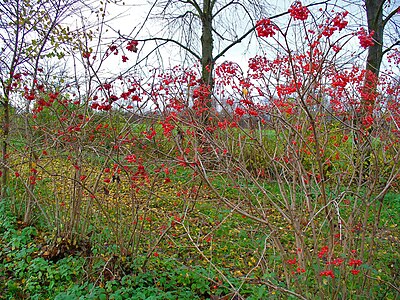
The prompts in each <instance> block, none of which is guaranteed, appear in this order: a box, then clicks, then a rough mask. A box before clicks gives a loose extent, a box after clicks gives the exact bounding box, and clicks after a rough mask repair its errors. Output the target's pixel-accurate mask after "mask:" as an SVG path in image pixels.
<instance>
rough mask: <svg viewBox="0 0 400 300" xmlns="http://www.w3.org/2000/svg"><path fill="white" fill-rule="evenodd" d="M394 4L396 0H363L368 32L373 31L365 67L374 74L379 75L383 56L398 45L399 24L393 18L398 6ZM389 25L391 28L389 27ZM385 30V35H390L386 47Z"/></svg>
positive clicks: (399, 36)
mask: <svg viewBox="0 0 400 300" xmlns="http://www.w3.org/2000/svg"><path fill="white" fill-rule="evenodd" d="M395 4H396V1H394V3H392V4H391V3H390V1H389V0H365V9H366V14H367V23H368V29H369V31H370V32H372V31H374V35H373V39H374V45H372V46H370V47H369V48H368V56H367V65H366V69H367V70H369V71H371V72H372V73H373V74H375V75H376V76H378V75H379V71H380V68H381V64H382V59H383V56H384V55H385V54H386V53H387V52H389V51H390V50H392V49H393V48H394V47H395V46H398V45H400V32H399V25H398V23H396V20H395V17H396V14H398V13H399V10H400V6H399V5H398V4H397V7H396V6H395ZM385 6H386V9H385ZM397 21H398V20H397ZM390 25H392V27H393V28H389V27H390ZM385 30H386V31H387V36H391V37H392V40H391V41H389V43H387V44H386V47H385V42H384V35H385V34H384V33H385Z"/></svg>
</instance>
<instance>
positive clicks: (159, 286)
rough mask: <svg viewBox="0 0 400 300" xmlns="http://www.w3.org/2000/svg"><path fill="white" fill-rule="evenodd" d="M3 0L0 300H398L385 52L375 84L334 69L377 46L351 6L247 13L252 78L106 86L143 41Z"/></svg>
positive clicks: (391, 102) (394, 169) (393, 89)
mask: <svg viewBox="0 0 400 300" xmlns="http://www.w3.org/2000/svg"><path fill="white" fill-rule="evenodd" d="M192 2H193V1H188V2H187V3H188V4H191V3H192ZM168 3H169V2H168ZM185 3H186V2H182V3H181V4H185ZM193 3H196V2H193ZM205 3H208V5H211V4H212V3H215V1H206V2H205ZM9 4H10V6H9V7H8V6H6V5H3V6H0V7H1V8H2V10H4V11H6V9H7V8H13V9H14V10H12V9H11V10H10V11H13V13H15V14H17V15H18V16H19V17H20V18H19V19H18V20H19V21H17V22H13V21H12V20H11V19H12V18H11V17H10V16H12V14H11V13H10V14H8V15H7V18H10V20H9V22H6V21H4V22H5V23H4V22H3V20H0V22H3V23H1V24H3V25H2V27H1V28H3V27H4V28H9V27H12V28H13V29H14V31H13V32H14V33H13V34H14V35H13V34H10V35H8V38H9V39H10V40H13V39H14V40H13V41H14V43H11V42H10V43H9V44H8V45H14V46H15V47H14V48H12V47H10V48H7V47H6V46H5V48H4V49H6V50H7V51H10V53H13V52H12V51H16V50H15V49H17V50H18V49H19V50H18V51H16V52H15V55H16V56H15V57H17V58H16V59H14V60H10V61H9V65H7V62H8V61H7V60H4V61H3V60H2V61H1V63H2V64H4V65H5V66H7V67H8V69H7V70H8V71H9V73H10V74H8V73H7V74H3V73H2V76H3V75H4V76H3V77H2V86H3V93H2V94H1V96H2V99H3V100H2V101H3V102H2V105H3V108H4V110H3V115H2V121H3V131H2V139H3V140H2V143H3V152H2V154H3V155H2V170H3V171H2V173H1V177H2V181H1V182H2V185H1V188H2V201H1V202H0V244H1V246H2V247H1V248H0V249H1V250H0V290H1V291H2V293H1V295H0V299H189V298H190V299H193V298H194V299H288V298H289V299H324V298H332V299H368V298H371V299H396V298H398V297H399V293H400V288H399V284H398V282H399V278H398V274H400V264H399V262H400V252H399V250H398V246H397V245H398V243H399V238H400V232H399V222H400V220H399V214H398V212H399V209H400V185H399V182H400V181H399V179H400V148H399V146H400V143H399V138H400V130H399V128H400V105H399V104H400V102H399V93H400V85H399V82H398V78H396V76H397V75H396V74H397V73H396V72H398V69H397V62H398V61H399V60H400V54H399V52H398V51H394V52H393V54H391V56H390V57H389V60H388V62H387V67H388V69H387V70H385V71H384V72H380V74H381V75H380V76H379V77H378V74H379V73H378V74H376V73H375V72H371V70H369V69H368V68H366V69H364V68H363V67H360V66H359V65H358V64H357V63H358V62H357V61H355V60H352V61H353V63H352V64H350V63H343V62H344V61H349V60H348V59H349V56H348V54H349V51H348V50H346V49H347V48H346V45H350V44H351V45H352V44H354V43H360V48H361V49H368V48H369V47H371V46H372V45H374V43H375V42H376V40H374V38H373V33H372V32H368V31H365V30H358V31H356V32H351V30H350V29H348V28H347V27H348V26H347V25H348V21H347V15H348V13H347V12H345V11H341V10H340V11H339V10H338V11H331V10H327V9H326V10H324V9H320V10H316V11H312V10H311V9H312V7H314V6H318V4H315V5H313V6H312V7H311V6H310V7H306V6H303V5H302V4H301V3H300V2H295V3H294V4H293V5H292V6H291V7H290V8H289V9H288V11H287V12H285V13H284V14H282V15H281V16H284V15H286V16H287V19H286V21H287V22H286V24H283V25H281V24H279V25H278V24H276V23H274V22H273V21H272V19H261V20H258V21H257V22H256V25H255V26H254V29H255V32H256V34H257V36H258V41H259V43H260V45H262V46H265V47H268V45H271V44H273V45H274V46H275V48H276V52H277V53H278V54H277V55H276V56H272V55H267V54H265V55H263V56H256V57H254V58H252V59H250V60H249V64H248V71H244V70H243V69H242V68H241V67H240V66H239V65H238V64H237V63H235V62H229V61H226V62H223V63H220V64H215V65H214V62H213V65H212V66H211V67H210V68H207V66H205V65H204V61H207V62H209V60H208V59H207V60H203V61H202V65H201V66H200V67H199V66H196V65H194V66H189V67H185V66H176V67H172V68H170V69H169V68H162V69H161V68H155V69H153V70H152V71H151V73H141V74H140V76H139V73H138V72H137V71H136V70H133V69H131V68H128V69H126V72H125V73H124V75H118V76H116V77H115V78H111V77H107V76H106V77H103V72H102V71H103V68H104V65H105V64H106V63H107V62H108V61H109V60H112V58H118V59H120V60H121V61H122V63H126V62H127V61H128V60H129V59H130V58H131V59H132V58H133V56H135V55H137V53H138V52H140V51H139V47H140V42H139V41H138V40H136V39H127V38H126V37H118V38H117V39H115V40H114V41H113V42H112V43H111V44H106V45H105V46H104V42H103V41H104V40H103V37H102V34H103V33H102V32H103V31H102V28H103V27H102V26H103V25H104V22H105V21H104V19H102V18H104V17H105V15H104V13H101V12H103V11H104V8H102V9H101V10H99V12H98V18H99V20H100V21H99V24H100V25H99V26H98V30H97V33H96V34H95V33H93V30H92V28H91V29H87V28H86V27H85V26H83V28H80V29H79V30H75V31H74V30H72V31H70V29H69V28H65V27H63V25H62V24H61V23H59V22H61V21H60V20H62V19H63V17H62V16H65V17H67V16H69V14H68V13H67V12H70V11H68V9H67V7H68V6H65V5H64V4H65V3H64V2H63V1H61V2H60V3H59V4H60V5H59V7H58V9H56V11H55V12H52V11H51V10H49V9H50V7H52V6H51V2H46V1H43V2H41V3H38V4H30V2H29V1H26V3H25V2H24V3H23V5H27V8H29V9H22V10H21V9H20V6H19V5H20V4H21V2H19V1H18V0H15V1H14V2H12V1H11V2H10V3H9ZM14 4H15V5H14ZM28 4H29V5H28ZM61 4H63V5H61ZM169 4H170V3H169ZM21 5H22V4H21ZM74 5H79V2H74ZM206 8H207V7H206V6H204V9H206ZM64 9H66V11H64ZM63 11H64V12H65V15H63V14H62V12H63ZM200 11H201V12H202V11H203V10H200ZM38 13H39V14H42V15H43V16H45V17H44V19H45V20H47V25H43V24H42V23H41V22H39V20H38V19H37V18H36V19H35V18H34V17H35V16H37V14H38ZM53 13H56V16H57V17H56V18H52V16H53ZM59 14H61V15H59ZM200 15H201V14H200ZM390 16H391V18H392V17H397V16H396V15H395V14H390ZM30 18H32V19H33V20H36V21H35V22H33V21H32V22H30V21H28V20H29V19H30ZM275 18H277V17H274V19H275ZM5 19H6V17H5ZM207 24H208V23H207ZM203 25H204V24H203ZM41 26H44V27H43V28H42V27H41ZM1 28H0V29H1ZM346 30H348V31H346ZM253 31H254V30H253ZM30 32H33V33H32V35H29V34H28V33H30ZM17 33H18V34H17ZM19 33H20V34H19ZM208 33H210V32H208ZM21 34H22V37H23V38H22V40H21ZM53 34H54V36H53ZM247 35H250V33H246V36H247ZM4 36H6V35H4ZM28 37H30V38H31V37H35V38H37V40H36V39H34V41H35V42H33V40H31V39H30V38H28ZM95 40H96V42H95V43H94V45H95V46H93V41H95ZM3 43H4V41H3ZM36 45H41V46H38V47H39V48H35V47H36ZM18 47H20V48H18ZM29 47H31V48H29ZM32 47H33V48H32ZM104 47H105V48H104ZM13 49H14V50H13ZM49 49H52V50H51V51H50V50H49ZM393 49H395V46H393ZM393 49H392V50H393ZM2 51H3V50H2ZM4 51H5V50H4ZM32 51H34V52H32ZM35 51H36V52H35ZM68 51H71V53H75V54H71V58H72V59H74V61H75V62H76V61H80V64H79V67H77V66H76V65H74V68H75V69H74V74H73V75H72V76H71V77H69V75H68V74H69V73H68V74H67V75H66V77H65V79H63V80H60V81H58V82H52V81H51V80H49V78H53V79H55V80H56V79H57V76H56V77H51V76H52V74H53V73H52V71H51V70H48V73H46V72H45V71H44V69H43V68H42V67H43V66H42V65H41V64H42V63H43V64H44V63H49V62H50V63H52V62H53V61H52V60H54V59H56V60H57V61H59V60H62V59H64V56H68V55H67V54H64V53H68ZM76 52H78V53H79V55H76ZM387 52H389V51H387ZM387 52H385V53H387ZM32 53H34V54H36V55H32ZM274 53H275V52H274ZM208 54H210V53H208ZM46 55H47V56H46ZM32 57H33V58H36V60H35V59H34V60H31V58H32ZM46 57H47V58H48V59H49V60H46ZM362 64H364V63H363V62H361V63H360V65H362ZM204 68H206V69H207V70H206V71H207V72H206V73H207V74H208V75H207V76H208V77H209V76H210V75H211V74H212V75H213V78H212V80H211V81H210V82H212V84H211V83H210V82H207V81H206V80H204V74H205V71H204ZM78 74H79V75H78ZM12 104H13V105H14V106H13V105H12Z"/></svg>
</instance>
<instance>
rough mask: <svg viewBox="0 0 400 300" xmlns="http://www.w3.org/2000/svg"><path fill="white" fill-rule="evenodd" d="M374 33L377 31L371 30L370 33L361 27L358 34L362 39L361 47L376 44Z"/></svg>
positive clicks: (365, 47)
mask: <svg viewBox="0 0 400 300" xmlns="http://www.w3.org/2000/svg"><path fill="white" fill-rule="evenodd" d="M374 33H375V32H374V31H371V32H370V33H369V34H367V32H366V31H365V29H364V28H360V30H359V31H358V32H357V34H358V39H359V40H360V45H361V47H363V48H364V49H367V48H368V47H369V46H373V45H374V40H373V38H372V36H373V35H374Z"/></svg>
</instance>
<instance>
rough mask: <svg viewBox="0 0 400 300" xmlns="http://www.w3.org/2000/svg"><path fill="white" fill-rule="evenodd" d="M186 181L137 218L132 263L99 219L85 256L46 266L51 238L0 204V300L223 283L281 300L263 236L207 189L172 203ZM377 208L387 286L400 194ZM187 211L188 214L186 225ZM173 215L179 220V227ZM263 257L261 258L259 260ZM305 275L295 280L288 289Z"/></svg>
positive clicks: (131, 294) (161, 292)
mask: <svg viewBox="0 0 400 300" xmlns="http://www.w3.org/2000/svg"><path fill="white" fill-rule="evenodd" d="M185 176H187V173H185V172H182V173H180V172H178V173H177V175H175V178H173V179H174V180H176V181H175V182H174V183H171V184H169V185H166V186H164V185H163V186H160V187H159V189H158V191H157V193H155V195H154V197H152V198H150V200H149V202H148V203H147V204H146V207H147V208H146V209H144V208H142V209H141V211H140V213H139V216H142V217H143V221H142V223H141V225H142V228H141V232H140V234H142V235H143V236H145V237H142V243H141V244H140V245H139V246H138V248H136V249H135V253H136V254H135V255H133V253H124V252H123V251H122V248H121V247H118V246H117V245H112V244H109V243H107V241H110V240H113V239H116V237H115V232H114V233H113V232H112V230H107V225H106V223H104V222H106V220H105V219H101V218H99V219H98V220H97V222H98V223H97V225H96V224H94V226H95V229H96V230H97V233H96V234H94V235H93V237H92V239H91V245H92V246H91V248H90V252H89V254H86V255H82V252H80V251H81V250H79V249H78V250H77V251H76V252H75V253H74V252H71V253H70V254H68V253H67V254H66V256H65V257H64V258H61V259H58V260H55V261H54V260H51V259H48V258H47V257H46V255H45V254H46V251H47V250H48V249H49V247H50V246H49V245H50V243H51V241H52V237H51V233H49V232H47V231H46V230H44V228H35V227H30V226H28V227H25V224H23V223H22V222H19V221H17V219H16V218H15V217H14V215H13V214H12V212H11V210H10V207H9V205H8V204H7V203H9V202H8V201H2V202H1V216H2V219H1V224H0V231H1V233H2V237H1V240H0V243H1V245H2V247H1V249H2V250H1V252H0V278H1V279H3V280H0V282H2V283H1V284H0V290H3V291H4V293H3V294H2V296H0V299H28V298H29V299H48V298H51V299H53V298H54V299H78V298H79V299H208V298H209V297H210V295H221V296H222V295H227V294H229V293H230V292H231V290H232V287H231V286H229V284H230V285H232V286H234V287H235V288H237V289H240V292H241V294H242V295H244V296H245V297H246V298H247V299H266V298H267V297H268V299H274V298H277V299H280V298H281V297H283V296H282V294H280V293H279V292H276V291H273V290H271V289H268V287H267V286H266V285H265V284H262V282H264V281H266V280H269V281H270V282H273V283H274V284H276V285H278V286H279V285H280V284H281V279H282V277H281V276H282V268H281V264H282V260H281V257H280V254H279V253H276V252H274V250H273V248H272V247H270V245H269V242H268V239H267V237H268V230H267V229H266V228H264V227H263V226H260V225H257V224H256V223H254V222H253V221H252V220H250V219H248V218H244V217H243V216H241V215H240V214H237V213H234V212H232V211H231V210H229V209H227V208H225V207H224V206H222V205H215V203H214V202H213V201H216V200H215V199H213V198H212V197H210V196H209V194H208V191H207V190H205V188H204V187H203V188H200V192H199V195H200V196H199V197H198V198H196V205H195V206H192V204H193V203H191V202H190V201H189V200H191V201H192V200H194V199H191V198H190V197H189V196H188V197H187V198H186V200H185V201H179V197H177V196H176V194H177V192H178V191H180V190H181V188H182V186H181V185H179V184H182V178H183V177H185ZM221 184H222V183H221ZM234 191H235V190H229V189H228V192H227V195H230V196H235V192H234ZM116 192H117V190H116V184H114V185H112V184H110V194H109V197H110V201H117V202H110V203H109V204H110V211H109V212H110V216H111V217H112V220H114V221H116V220H117V219H119V222H120V223H118V224H122V223H123V221H121V220H124V212H121V211H117V210H118V208H121V207H122V206H124V205H127V204H126V203H125V204H124V203H123V202H121V201H124V199H125V198H124V197H123V193H121V191H119V193H120V194H119V195H120V196H121V197H120V198H118V197H114V196H115V193H116ZM118 203H119V204H118ZM384 204H385V210H384V211H383V213H382V224H381V226H380V232H379V233H378V239H377V247H379V249H380V250H378V259H379V262H378V263H377V264H376V265H375V267H374V269H373V270H372V276H374V277H376V278H380V279H382V280H384V281H387V280H391V279H392V278H396V274H398V273H399V261H400V256H399V251H398V249H397V248H396V245H397V244H398V241H399V236H400V235H399V227H398V226H399V225H398V224H399V214H398V211H399V208H400V195H399V194H397V193H389V194H388V195H387V197H386V198H385V200H384ZM188 209H192V211H191V213H190V214H188V215H187V216H186V217H184V213H185V211H187V210H188ZM172 212H173V213H174V214H171V213H172ZM177 215H178V216H179V218H181V219H180V220H179V219H178V221H177V219H176V218H177ZM125 217H128V218H129V217H130V216H129V214H128V215H125ZM146 219H147V220H151V221H146ZM102 222H103V223H102ZM277 222H279V220H277ZM163 226H167V227H168V226H169V227H170V228H169V230H168V231H167V233H166V234H165V238H163V239H162V240H161V242H160V243H159V244H157V246H156V247H155V248H154V249H151V246H152V245H154V240H156V239H157V238H158V237H159V233H158V232H157V231H158V230H160V229H161V228H163ZM128 228H129V227H128ZM282 232H284V230H283V231H282ZM120 233H122V232H120ZM289 233H290V231H289V230H288V234H289ZM290 240H291V238H290V236H288V241H289V242H290ZM193 241H195V245H196V246H197V249H196V248H195V247H194V244H193ZM262 251H266V253H265V254H266V255H265V258H264V259H263V260H261V261H259V259H260V255H261V252H262ZM144 261H146V263H144ZM260 262H261V263H260ZM257 264H258V265H257ZM310 276H312V274H307V273H306V274H300V275H298V276H297V275H296V276H295V277H293V280H302V279H301V278H310ZM6 279H7V280H6ZM327 284H328V283H327ZM375 289H376V290H377V294H380V295H385V296H387V297H389V298H388V299H390V298H391V297H392V298H393V297H395V296H396V294H395V293H394V292H393V291H389V292H388V290H387V285H385V284H377V285H376V287H375ZM393 299H394V298H393Z"/></svg>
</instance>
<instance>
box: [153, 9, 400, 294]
mask: <svg viewBox="0 0 400 300" xmlns="http://www.w3.org/2000/svg"><path fill="white" fill-rule="evenodd" d="M289 12H290V15H291V16H292V18H294V19H296V20H302V21H305V20H307V19H308V17H309V16H310V14H311V13H310V11H309V10H308V8H307V7H304V6H302V4H301V3H300V2H296V3H295V4H294V5H292V6H291V8H290V11H289ZM347 14H348V13H347V12H338V13H335V14H333V16H332V15H330V16H328V15H327V16H326V18H325V19H323V18H324V17H325V15H324V14H322V18H317V19H318V20H321V24H320V25H319V24H306V25H304V24H302V26H298V25H297V24H295V25H293V26H292V25H289V26H290V27H288V28H278V27H276V25H274V24H272V23H271V21H270V20H269V19H262V20H260V21H258V22H257V24H256V31H257V34H258V36H259V37H260V38H261V39H266V40H268V39H269V42H270V43H272V42H273V41H274V40H278V39H279V46H280V50H281V51H280V52H279V54H278V55H277V56H276V57H270V56H256V57H254V58H252V59H250V60H249V66H248V67H249V68H248V71H247V72H244V71H243V70H242V69H241V68H240V67H239V66H238V65H237V64H236V63H234V62H223V63H221V64H220V65H217V66H216V67H215V79H214V82H215V87H214V90H213V93H212V94H211V92H210V89H209V87H208V86H204V85H202V84H201V81H200V79H199V78H200V77H199V73H198V72H196V71H195V70H196V69H195V68H194V69H183V68H174V69H172V70H171V71H170V72H164V73H162V74H160V75H158V76H157V77H158V81H156V82H155V83H154V84H153V85H152V86H151V95H152V97H154V98H152V101H154V103H155V105H156V107H157V109H158V113H159V116H160V119H159V120H160V125H161V128H159V129H158V132H160V134H162V135H163V136H164V137H165V138H167V139H168V140H169V141H171V142H174V143H175V147H174V149H173V150H172V149H171V151H170V152H169V154H170V156H169V157H170V159H171V161H173V162H174V163H173V164H176V165H179V166H182V167H184V168H187V169H189V170H191V172H193V173H192V174H193V176H194V178H200V179H201V180H202V182H203V183H204V184H205V185H206V186H207V188H208V189H209V193H212V195H213V198H216V199H217V200H216V202H215V205H218V206H220V205H224V206H225V207H227V208H228V209H230V210H231V211H232V213H236V214H239V215H241V216H243V218H245V219H248V220H249V222H252V224H254V226H256V227H257V226H258V228H259V229H257V230H259V233H260V234H261V233H262V234H264V236H265V240H263V242H262V243H261V245H260V248H259V249H258V250H256V251H257V253H258V256H257V265H258V266H259V267H260V268H261V269H262V270H264V271H265V272H268V271H267V270H268V269H269V268H270V265H269V264H268V259H267V258H268V256H267V252H266V250H263V249H268V248H269V247H271V248H273V249H274V251H276V253H279V256H280V259H281V264H280V266H279V268H275V269H274V271H275V272H277V273H278V274H279V275H278V278H279V281H280V282H281V284H284V285H285V289H287V290H288V291H291V292H293V293H296V294H297V295H299V294H300V295H306V296H307V295H308V296H312V295H315V293H320V295H319V296H320V297H321V298H323V297H324V295H325V293H330V294H331V295H333V297H334V298H335V297H336V298H346V297H350V295H351V294H352V293H358V294H363V295H366V294H369V293H374V292H376V291H374V284H375V282H374V278H373V277H372V276H371V270H373V269H374V259H375V257H376V256H375V255H376V252H375V251H374V250H371V249H374V247H375V243H376V232H377V228H378V226H379V218H380V216H379V213H376V212H379V211H381V209H382V205H383V201H382V200H383V197H384V196H385V194H386V193H387V191H388V190H389V189H390V188H391V186H392V185H393V184H394V182H395V180H396V178H397V177H398V174H399V169H398V164H399V152H398V143H397V141H398V139H399V127H398V125H399V124H398V115H399V114H398V102H396V100H395V99H397V95H398V85H396V82H392V81H390V80H389V78H374V77H373V75H372V74H371V73H369V72H368V71H365V70H364V69H363V67H360V66H358V65H345V66H343V64H341V63H339V62H340V61H341V58H342V56H344V55H345V51H344V50H342V49H343V47H345V45H346V43H348V42H349V41H350V40H351V39H353V38H354V35H352V34H345V33H344V32H345V31H344V29H345V28H346V26H347V24H348V21H347V20H346V16H347ZM292 31H295V32H296V37H297V40H295V41H292V38H291V37H292V36H291V35H290V32H292ZM359 36H360V37H363V38H362V39H361V40H360V41H361V46H362V47H365V46H370V45H371V41H369V37H370V36H372V35H371V34H370V35H366V34H365V35H364V34H363V33H362V32H360V33H359ZM282 41H284V42H282ZM372 83H373V84H372ZM375 83H376V84H377V86H378V88H377V89H375V88H373V87H374V86H376V85H375ZM383 95H385V96H383ZM388 95H389V97H388ZM210 98H211V100H210ZM207 101H211V103H214V105H213V106H209V105H206V104H205V103H206V102H207ZM388 106H393V109H392V110H391V111H390V112H389V111H388V110H387V108H388ZM204 115H207V122H204V119H203V118H202V116H204ZM366 161H368V162H369V163H368V164H366ZM384 162H385V163H384ZM221 180H223V182H224V184H221ZM232 195H233V196H232ZM256 224H257V225H256ZM184 228H186V227H184ZM255 230H256V229H255ZM186 235H187V237H188V238H189V239H190V240H192V241H193V243H194V246H195V247H197V244H196V243H195V239H194V237H193V236H192V233H191V231H190V230H189V228H186ZM197 249H198V251H199V253H200V254H201V255H205V254H204V252H203V250H202V249H200V248H197ZM367 249H368V250H367ZM251 272H256V271H255V270H253V271H249V274H251ZM360 274H363V276H360ZM388 276H390V275H388ZM388 278H389V277H388ZM362 281H363V284H361V282H362ZM307 282H308V283H310V284H309V285H308V284H307ZM311 283H312V284H311ZM269 284H271V286H272V288H274V287H275V288H277V287H276V286H274V284H273V283H271V282H269Z"/></svg>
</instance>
